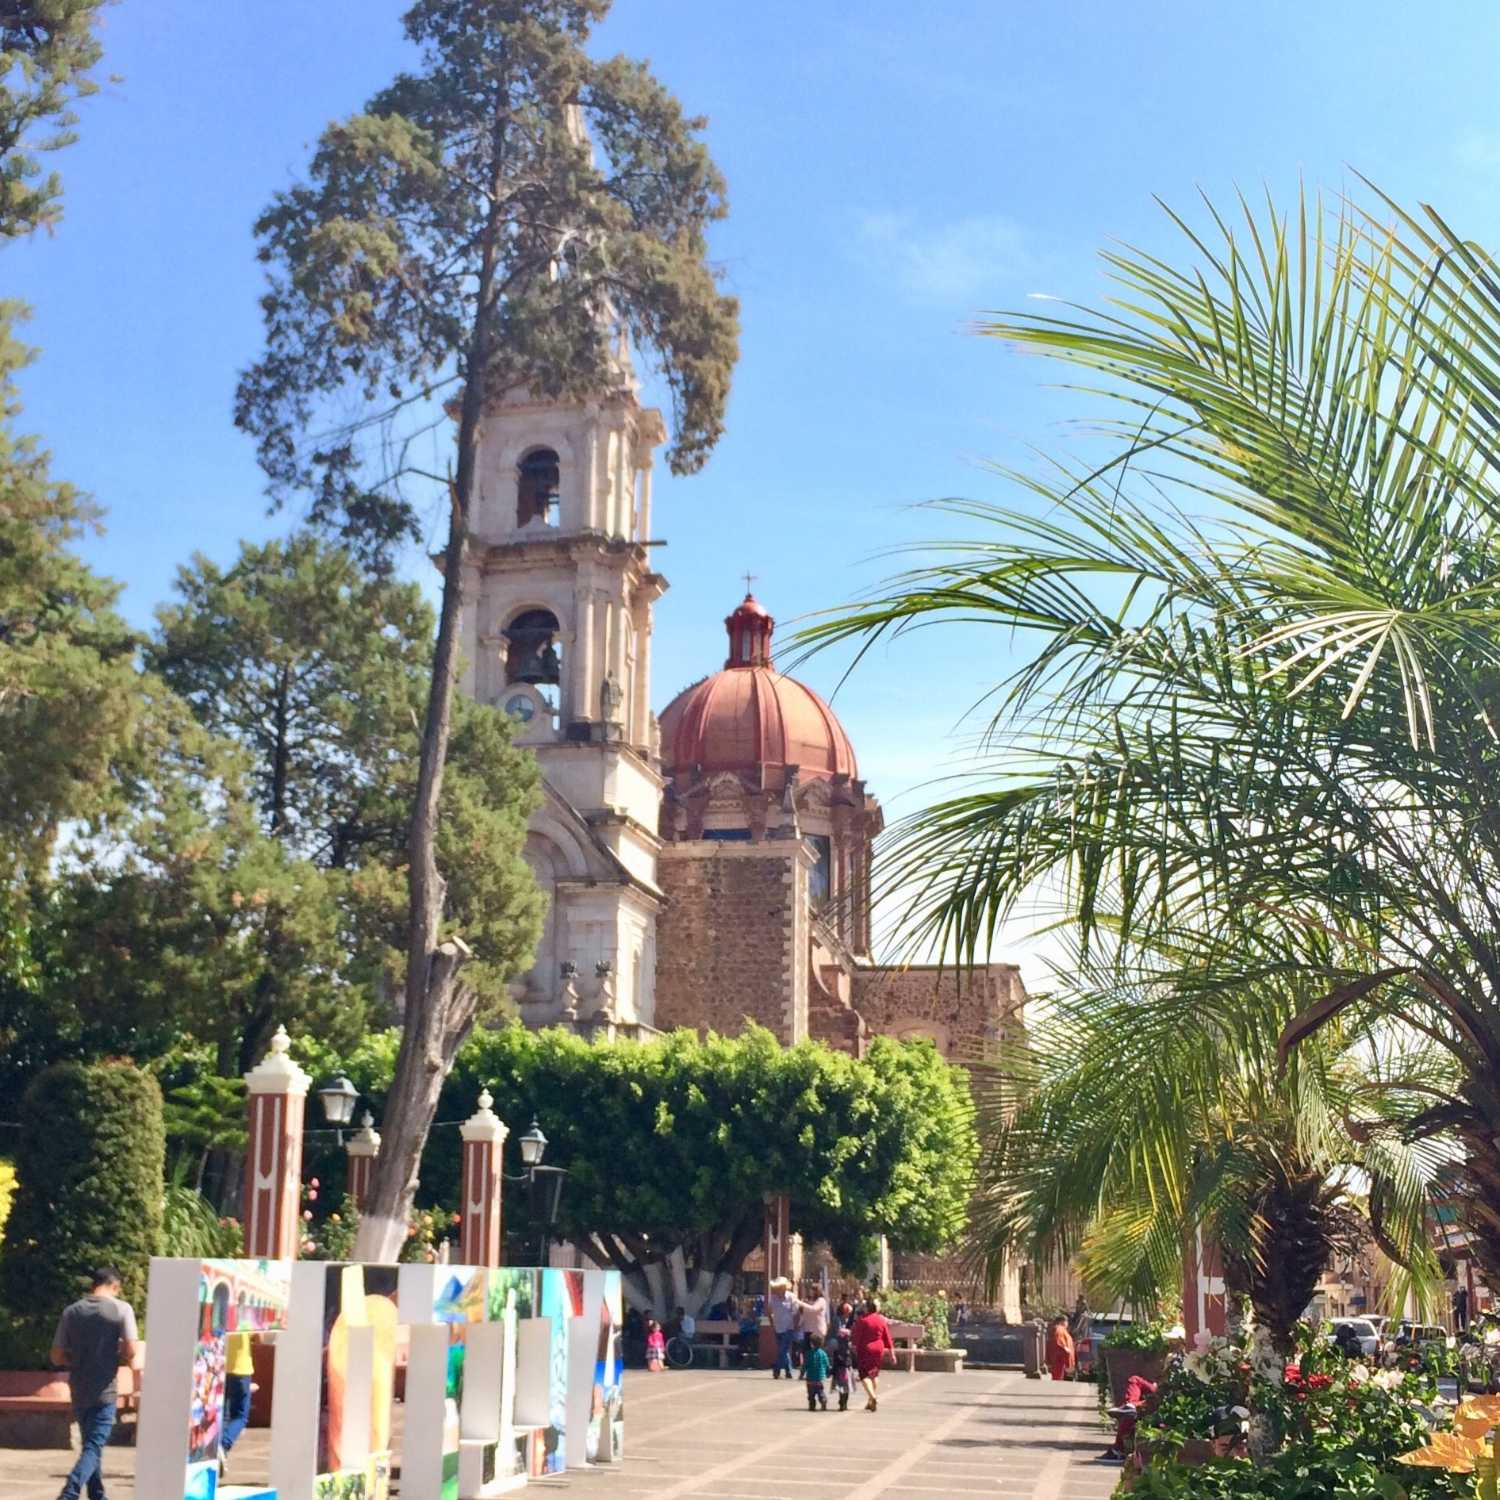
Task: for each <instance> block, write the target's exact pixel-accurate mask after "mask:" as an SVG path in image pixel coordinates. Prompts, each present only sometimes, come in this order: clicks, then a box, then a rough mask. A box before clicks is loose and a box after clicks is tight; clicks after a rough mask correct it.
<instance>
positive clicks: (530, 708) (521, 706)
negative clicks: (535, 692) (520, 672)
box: [505, 693, 536, 724]
mask: <svg viewBox="0 0 1500 1500" xmlns="http://www.w3.org/2000/svg"><path fill="white" fill-rule="evenodd" d="M505 711H506V713H508V714H509V715H510V716H511V718H513V719H519V720H520V721H521V723H523V724H529V723H530V722H531V721H532V719H533V718H535V717H536V703H535V702H534V701H533V699H532V697H531V695H530V694H529V693H512V694H511V695H510V697H509V698H507V699H506V700H505Z"/></svg>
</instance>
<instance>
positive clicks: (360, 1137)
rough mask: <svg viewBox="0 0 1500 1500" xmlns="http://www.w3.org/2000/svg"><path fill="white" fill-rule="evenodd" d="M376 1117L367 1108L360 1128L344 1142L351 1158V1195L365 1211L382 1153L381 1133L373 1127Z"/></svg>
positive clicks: (357, 1206) (346, 1152) (346, 1151)
mask: <svg viewBox="0 0 1500 1500" xmlns="http://www.w3.org/2000/svg"><path fill="white" fill-rule="evenodd" d="M374 1124H375V1117H374V1116H373V1115H372V1114H371V1113H370V1112H369V1110H366V1111H365V1113H364V1118H363V1119H362V1120H361V1121H360V1122H359V1129H358V1130H356V1131H355V1132H354V1134H353V1135H351V1136H350V1137H349V1139H348V1140H347V1141H345V1142H344V1153H345V1155H347V1156H348V1158H349V1197H350V1199H351V1200H352V1201H353V1203H354V1206H355V1207H356V1208H357V1209H360V1210H361V1211H363V1209H364V1206H365V1204H366V1203H367V1202H368V1201H369V1197H370V1182H371V1180H372V1179H373V1178H374V1176H375V1160H376V1158H377V1157H378V1156H379V1155H380V1133H379V1132H378V1131H376V1130H374V1129H373V1128H372V1127H373V1126H374Z"/></svg>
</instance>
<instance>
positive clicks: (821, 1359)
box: [802, 1333, 828, 1411]
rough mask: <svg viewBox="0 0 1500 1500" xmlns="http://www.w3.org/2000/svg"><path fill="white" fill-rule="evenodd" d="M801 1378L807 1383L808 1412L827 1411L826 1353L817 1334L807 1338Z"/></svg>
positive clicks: (809, 1335) (811, 1334)
mask: <svg viewBox="0 0 1500 1500" xmlns="http://www.w3.org/2000/svg"><path fill="white" fill-rule="evenodd" d="M802 1376H803V1379H804V1380H806V1382H807V1409H808V1411H818V1410H819V1409H821V1410H823V1411H827V1410H828V1351H827V1350H826V1349H825V1348H824V1347H823V1340H822V1339H820V1338H819V1337H818V1336H817V1334H815V1333H810V1334H808V1336H807V1353H806V1355H805V1356H804V1357H803V1361H802Z"/></svg>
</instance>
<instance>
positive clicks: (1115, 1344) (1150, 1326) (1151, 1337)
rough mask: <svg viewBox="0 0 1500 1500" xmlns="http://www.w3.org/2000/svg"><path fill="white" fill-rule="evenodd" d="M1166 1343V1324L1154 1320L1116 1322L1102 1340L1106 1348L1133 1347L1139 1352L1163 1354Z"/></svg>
mask: <svg viewBox="0 0 1500 1500" xmlns="http://www.w3.org/2000/svg"><path fill="white" fill-rule="evenodd" d="M1167 1345H1168V1340H1167V1325H1166V1324H1165V1323H1156V1322H1144V1323H1140V1322H1129V1323H1116V1324H1115V1326H1114V1327H1113V1328H1112V1329H1111V1330H1110V1334H1109V1337H1108V1338H1106V1339H1105V1340H1104V1348H1106V1349H1134V1350H1136V1351H1138V1352H1139V1353H1141V1354H1165V1353H1166V1352H1167Z"/></svg>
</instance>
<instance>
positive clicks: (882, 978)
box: [853, 964, 1026, 1062]
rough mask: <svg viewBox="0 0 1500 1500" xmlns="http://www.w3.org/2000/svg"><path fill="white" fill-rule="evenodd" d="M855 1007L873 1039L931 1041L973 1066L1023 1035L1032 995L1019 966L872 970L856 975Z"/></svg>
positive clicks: (997, 965)
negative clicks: (1011, 1038) (1028, 999)
mask: <svg viewBox="0 0 1500 1500" xmlns="http://www.w3.org/2000/svg"><path fill="white" fill-rule="evenodd" d="M853 1001H854V1008H855V1009H856V1010H857V1011H858V1012H859V1013H860V1015H861V1016H863V1017H864V1021H865V1025H866V1026H867V1027H868V1029H869V1032H870V1034H871V1035H872V1036H895V1037H901V1036H927V1037H931V1038H932V1040H933V1041H934V1042H935V1043H936V1045H937V1049H938V1051H939V1052H941V1053H942V1054H943V1056H944V1057H947V1058H949V1059H951V1060H952V1061H954V1062H969V1061H975V1060H978V1059H979V1058H981V1057H983V1056H985V1055H986V1054H987V1053H990V1054H993V1051H994V1049H995V1048H996V1047H998V1046H1003V1044H1004V1042H1005V1040H1006V1039H1007V1037H1009V1036H1012V1035H1015V1034H1017V1033H1018V1032H1019V1029H1020V1027H1021V1025H1022V1023H1023V1014H1024V1007H1025V1004H1026V989H1025V986H1024V985H1023V984H1022V983H1021V971H1020V969H1018V968H1017V967H1016V965H1015V964H985V965H983V966H981V967H978V968H975V969H972V970H967V971H965V970H961V969H957V968H954V967H948V968H942V969H940V968H937V967H935V966H932V965H913V966H912V967H910V968H905V969H897V968H874V967H871V968H857V969H855V971H854V995H853Z"/></svg>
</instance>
